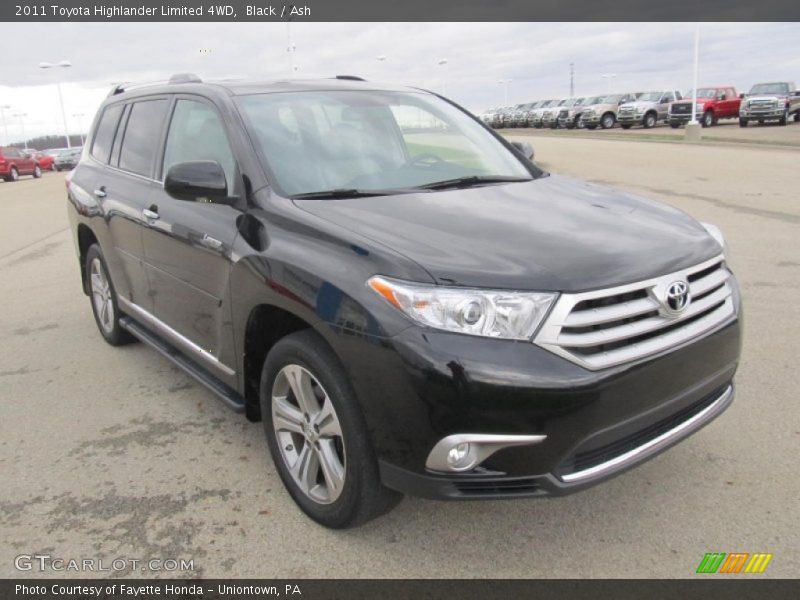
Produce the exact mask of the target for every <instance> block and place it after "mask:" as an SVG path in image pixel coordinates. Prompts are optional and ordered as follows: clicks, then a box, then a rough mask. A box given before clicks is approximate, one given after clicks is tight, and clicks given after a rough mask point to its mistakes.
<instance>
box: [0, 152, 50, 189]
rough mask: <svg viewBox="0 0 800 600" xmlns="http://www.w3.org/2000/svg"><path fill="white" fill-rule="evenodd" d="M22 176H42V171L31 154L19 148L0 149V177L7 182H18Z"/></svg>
mask: <svg viewBox="0 0 800 600" xmlns="http://www.w3.org/2000/svg"><path fill="white" fill-rule="evenodd" d="M20 175H33V176H34V177H35V178H37V179H38V178H39V177H41V176H42V169H41V167H39V165H38V164H37V162H36V159H34V158H33V157H32V156H30V155H29V154H26V153H24V152H22V151H21V150H20V149H19V148H0V177H2V178H3V179H5V180H6V181H17V180H18V179H19V177H20Z"/></svg>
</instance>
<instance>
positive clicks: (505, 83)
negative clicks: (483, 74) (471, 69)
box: [497, 79, 514, 106]
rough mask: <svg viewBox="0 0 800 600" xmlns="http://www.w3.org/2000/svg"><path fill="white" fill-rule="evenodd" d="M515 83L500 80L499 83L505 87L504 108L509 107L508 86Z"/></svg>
mask: <svg viewBox="0 0 800 600" xmlns="http://www.w3.org/2000/svg"><path fill="white" fill-rule="evenodd" d="M512 81H514V80H513V79H499V80H498V81H497V83H499V84H500V85H502V86H503V106H508V84H509V83H511V82H512Z"/></svg>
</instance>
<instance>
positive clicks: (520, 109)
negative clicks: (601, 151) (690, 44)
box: [480, 81, 800, 129]
mask: <svg viewBox="0 0 800 600" xmlns="http://www.w3.org/2000/svg"><path fill="white" fill-rule="evenodd" d="M693 98H694V100H693ZM692 102H694V103H695V109H694V113H695V116H696V118H697V120H698V121H699V122H700V124H701V125H702V126H703V127H711V126H713V125H716V124H717V123H718V122H719V120H720V119H737V118H738V119H739V125H740V126H741V127H747V125H748V124H749V123H750V122H751V121H757V122H759V123H765V122H767V121H777V122H778V123H779V124H781V125H786V124H787V123H788V122H789V119H790V118H794V120H795V121H800V91H798V90H797V88H796V86H795V84H794V83H793V82H788V81H783V82H775V83H758V84H756V85H754V86H753V87H752V88H751V89H750V91H749V92H748V93H746V94H739V93H737V91H736V88H735V87H733V86H730V85H721V86H709V87H703V88H698V89H697V94H696V95H695V94H693V92H692V91H689V92H688V93H686V94H681V92H679V91H678V90H657V91H651V92H625V93H616V94H607V95H604V96H585V97H573V98H563V99H550V100H538V101H536V102H528V103H523V104H517V105H516V106H507V107H501V108H493V109H490V110H488V111H486V112H485V113H483V114H482V115H481V117H480V118H481V120H482V121H483V122H484V123H486V124H487V125H489V126H491V127H493V128H495V129H500V128H506V127H536V128H542V127H549V128H551V129H556V128H565V129H574V128H584V127H585V128H588V129H596V128H598V127H602V128H603V129H610V128H612V127H614V126H615V125H616V124H619V125H620V127H622V128H623V129H630V128H631V127H634V126H637V125H638V126H641V127H644V128H646V129H649V128H651V127H655V126H656V125H657V124H659V123H664V124H668V125H669V126H670V127H673V128H678V127H680V126H681V125H685V124H686V123H688V122H689V121H690V120H691V118H692Z"/></svg>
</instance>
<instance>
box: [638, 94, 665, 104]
mask: <svg viewBox="0 0 800 600" xmlns="http://www.w3.org/2000/svg"><path fill="white" fill-rule="evenodd" d="M659 100H661V92H646V93H644V94H642V95H641V96H639V101H640V102H658V101H659Z"/></svg>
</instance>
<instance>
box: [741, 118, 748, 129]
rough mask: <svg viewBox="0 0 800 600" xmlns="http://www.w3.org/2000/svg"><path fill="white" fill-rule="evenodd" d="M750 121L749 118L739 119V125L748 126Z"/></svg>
mask: <svg viewBox="0 0 800 600" xmlns="http://www.w3.org/2000/svg"><path fill="white" fill-rule="evenodd" d="M749 124H750V122H749V121H748V120H747V119H739V127H747V126H748V125H749Z"/></svg>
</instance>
